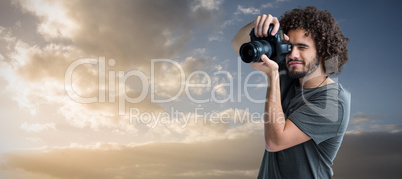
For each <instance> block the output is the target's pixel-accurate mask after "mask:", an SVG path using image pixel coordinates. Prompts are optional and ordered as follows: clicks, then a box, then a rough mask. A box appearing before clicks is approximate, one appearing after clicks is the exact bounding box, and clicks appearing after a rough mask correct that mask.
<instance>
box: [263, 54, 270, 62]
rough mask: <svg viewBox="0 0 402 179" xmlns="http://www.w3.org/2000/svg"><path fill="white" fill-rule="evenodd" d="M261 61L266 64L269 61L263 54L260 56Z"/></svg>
mask: <svg viewBox="0 0 402 179" xmlns="http://www.w3.org/2000/svg"><path fill="white" fill-rule="evenodd" d="M261 60H262V61H263V62H264V63H266V64H268V63H269V60H270V59H269V58H268V57H267V56H266V55H265V54H263V55H261Z"/></svg>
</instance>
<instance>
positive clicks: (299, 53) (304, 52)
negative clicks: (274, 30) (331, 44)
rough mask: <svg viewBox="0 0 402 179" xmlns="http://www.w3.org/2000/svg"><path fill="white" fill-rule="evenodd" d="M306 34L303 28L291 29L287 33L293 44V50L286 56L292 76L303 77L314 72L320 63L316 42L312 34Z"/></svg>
mask: <svg viewBox="0 0 402 179" xmlns="http://www.w3.org/2000/svg"><path fill="white" fill-rule="evenodd" d="M305 34H306V31H305V30H303V29H297V30H290V31H289V32H288V34H287V35H288V36H289V41H290V43H291V44H292V45H293V47H292V52H291V53H290V54H288V55H287V56H286V66H287V67H288V70H289V76H290V77H292V78H303V77H305V76H306V75H309V74H311V73H312V72H314V71H315V70H316V69H317V68H318V65H319V60H318V56H317V50H316V49H315V42H314V40H313V38H311V34H309V35H308V36H306V35H305Z"/></svg>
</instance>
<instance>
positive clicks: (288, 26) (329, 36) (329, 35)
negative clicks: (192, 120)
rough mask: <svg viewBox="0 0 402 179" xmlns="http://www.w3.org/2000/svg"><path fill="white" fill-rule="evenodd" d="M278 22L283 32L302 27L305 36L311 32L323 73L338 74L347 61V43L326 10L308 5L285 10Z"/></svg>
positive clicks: (347, 40) (346, 39)
mask: <svg viewBox="0 0 402 179" xmlns="http://www.w3.org/2000/svg"><path fill="white" fill-rule="evenodd" d="M280 24H281V26H282V27H283V29H284V31H285V33H288V32H289V30H296V29H303V30H305V31H306V36H308V35H309V34H311V37H312V38H313V40H314V41H315V44H316V49H317V55H318V57H319V59H320V62H321V65H322V66H323V67H324V71H325V73H327V74H328V75H332V74H339V73H341V71H342V66H343V65H344V64H345V63H346V62H347V61H348V49H347V47H346V46H347V44H348V42H349V39H348V38H346V37H344V36H343V34H342V31H341V29H340V28H339V25H338V23H337V22H336V21H335V19H334V18H333V17H332V16H331V14H330V13H329V12H327V11H326V10H319V9H317V8H316V7H313V6H308V7H306V8H304V9H302V8H300V7H299V8H296V9H293V10H291V11H287V12H286V13H285V14H283V15H282V16H281V17H280Z"/></svg>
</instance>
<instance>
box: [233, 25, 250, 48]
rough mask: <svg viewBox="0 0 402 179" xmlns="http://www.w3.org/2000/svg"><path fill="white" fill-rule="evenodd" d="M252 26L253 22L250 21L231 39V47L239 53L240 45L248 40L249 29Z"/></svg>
mask: <svg viewBox="0 0 402 179" xmlns="http://www.w3.org/2000/svg"><path fill="white" fill-rule="evenodd" d="M253 28H254V22H250V23H249V24H247V25H246V26H244V27H243V28H241V29H240V30H239V31H238V32H237V33H236V35H235V36H234V38H233V40H232V46H233V49H234V50H235V51H236V52H237V53H239V49H240V46H241V45H242V44H244V43H246V42H250V35H249V34H250V31H251V29H253Z"/></svg>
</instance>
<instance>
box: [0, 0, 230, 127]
mask: <svg viewBox="0 0 402 179" xmlns="http://www.w3.org/2000/svg"><path fill="white" fill-rule="evenodd" d="M221 3H222V1H196V2H193V3H189V2H188V1H170V2H152V1H145V0H144V1H118V2H111V1H102V2H98V1H84V2H83V1H68V2H67V1H66V2H64V1H59V2H54V1H47V0H38V1H25V0H18V1H14V3H13V4H14V5H15V7H17V8H19V10H21V11H22V12H23V13H24V15H26V16H28V15H29V16H30V17H35V18H37V21H34V22H36V23H37V24H35V26H36V27H37V29H35V28H32V29H26V31H29V33H30V34H37V35H39V36H40V38H41V40H42V41H40V42H41V43H33V42H31V41H24V40H23V39H21V38H19V37H18V36H15V34H14V33H17V31H16V30H15V28H17V29H18V28H21V27H22V26H21V24H22V25H24V24H29V23H32V22H31V20H32V18H27V19H28V20H30V22H25V21H24V19H21V21H19V24H20V25H19V26H16V27H13V28H8V27H0V34H1V39H0V44H6V45H4V46H3V47H4V48H1V49H0V54H1V57H3V59H2V60H1V61H2V63H1V68H2V72H1V74H0V75H1V77H3V78H4V79H6V80H7V81H8V83H9V84H8V86H7V90H8V91H11V92H12V93H13V94H14V96H13V98H14V99H15V100H16V101H17V102H18V104H19V105H20V107H23V108H27V109H29V110H30V111H31V113H32V114H36V113H37V110H38V109H39V108H40V106H41V105H44V104H52V105H60V108H59V109H58V112H59V113H60V114H62V115H64V117H65V118H66V120H67V122H68V123H69V124H71V125H72V126H75V127H79V128H84V127H89V128H91V129H93V130H101V129H111V128H113V129H116V128H117V129H118V130H121V131H127V132H136V131H137V129H135V127H132V125H127V121H128V116H127V115H123V116H121V115H118V114H117V113H118V111H119V110H124V111H126V113H127V112H128V111H129V109H130V108H139V109H141V111H144V112H160V111H163V108H162V106H161V105H159V104H157V103H153V102H152V101H151V96H150V94H149V93H148V94H146V97H145V98H144V99H143V100H142V101H140V102H138V103H129V102H127V103H126V102H124V105H123V107H121V105H120V106H119V104H122V103H119V101H117V100H119V99H121V98H119V97H122V96H123V97H125V96H127V98H128V97H131V98H135V97H138V96H139V95H140V94H142V93H143V92H144V91H145V90H144V89H146V88H145V87H148V89H150V88H149V86H142V83H141V82H144V81H143V80H141V79H140V78H138V76H132V77H130V78H128V79H127V81H125V82H126V83H125V84H120V83H118V82H119V81H118V74H119V72H124V74H127V73H128V72H129V71H133V70H136V71H138V72H140V73H143V74H144V75H145V77H146V78H147V80H148V79H149V78H150V76H151V73H152V72H151V70H150V66H151V60H152V59H174V58H175V57H177V56H178V55H181V54H182V53H183V50H184V49H186V48H187V44H188V43H189V41H190V40H191V38H192V36H193V35H194V34H193V33H194V29H195V28H197V27H199V25H198V24H204V25H207V26H214V25H215V24H219V23H218V22H216V20H215V18H214V16H212V13H213V12H216V11H218V10H219V9H220V5H221ZM155 12H157V13H155ZM183 14H186V16H183ZM199 22H202V23H199ZM204 51H205V50H204ZM84 58H85V59H93V60H95V62H96V63H95V64H92V65H91V64H83V65H80V66H78V67H77V68H75V69H74V71H73V73H72V74H71V76H67V78H69V79H70V80H71V81H72V85H71V89H72V90H74V92H75V93H76V94H77V95H78V96H81V97H85V98H89V97H96V98H97V102H95V103H91V104H82V103H78V102H76V101H74V100H75V99H72V97H71V96H68V95H67V94H66V88H65V87H66V86H67V87H69V85H70V84H66V81H65V79H66V75H67V73H66V72H67V69H68V68H69V67H71V65H72V64H73V63H74V62H76V60H81V59H84ZM101 59H104V60H105V68H104V70H105V72H104V73H105V74H106V75H105V77H104V78H103V79H101V78H100V75H101V70H100V64H101V61H100V60H101ZM111 59H113V60H111ZM195 59H196V60H195ZM212 60H213V58H212V57H193V56H189V57H187V58H186V59H185V60H184V61H183V62H181V65H183V69H184V71H185V72H186V73H187V74H189V73H191V72H192V71H194V70H198V69H201V68H203V67H204V66H208V64H209V63H211V61H212ZM110 61H113V63H110ZM174 61H178V62H179V63H180V61H179V60H174ZM188 63H194V64H188ZM111 64H112V65H111ZM154 72H155V74H158V75H165V76H164V77H168V78H167V79H165V78H158V79H157V84H156V85H157V86H158V87H159V88H158V90H157V94H156V95H161V96H163V95H170V94H172V93H173V92H174V90H175V89H176V87H177V86H175V84H177V83H180V82H181V81H180V78H178V77H180V76H178V75H177V71H174V70H171V69H166V68H164V66H163V65H155V69H154ZM110 74H114V75H115V76H110ZM166 74H169V75H170V76H166ZM113 77H115V78H114V79H113ZM101 80H104V83H103V84H104V85H103V84H102V83H101V82H102V81H101ZM113 82H114V83H113ZM116 83H117V84H116ZM113 87H114V88H113ZM113 89H114V90H113ZM102 92H103V94H105V98H104V99H105V101H101V100H100V98H101V97H100V94H101V93H102ZM110 94H111V95H110ZM111 99H114V101H113V100H111ZM122 108H123V109H122ZM56 125H57V124H56Z"/></svg>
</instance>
